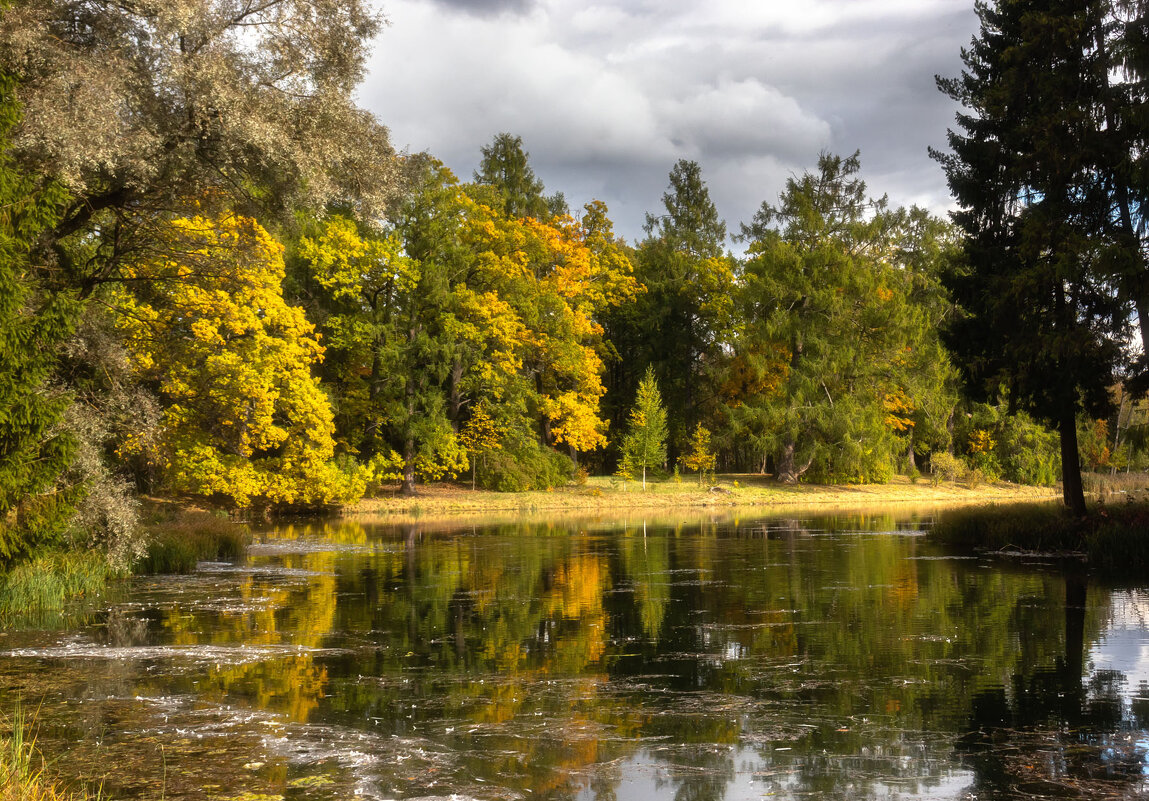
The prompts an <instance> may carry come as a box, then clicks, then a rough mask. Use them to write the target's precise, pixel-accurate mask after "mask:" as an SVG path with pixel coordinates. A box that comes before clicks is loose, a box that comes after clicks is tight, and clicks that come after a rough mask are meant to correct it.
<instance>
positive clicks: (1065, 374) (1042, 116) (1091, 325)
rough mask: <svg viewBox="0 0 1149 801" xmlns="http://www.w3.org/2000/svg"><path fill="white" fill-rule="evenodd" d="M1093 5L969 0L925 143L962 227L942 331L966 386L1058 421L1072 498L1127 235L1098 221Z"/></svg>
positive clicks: (1102, 175) (1103, 398) (1111, 353)
mask: <svg viewBox="0 0 1149 801" xmlns="http://www.w3.org/2000/svg"><path fill="white" fill-rule="evenodd" d="M1105 10H1106V4H1105V3H1103V2H1093V1H1092V0H1082V2H1075V3H1068V4H1063V5H1053V6H1049V7H1045V6H1041V7H1030V6H1029V5H1028V4H1024V3H1019V2H997V3H985V4H982V5H979V6H978V16H979V18H980V20H981V30H980V33H979V35H978V37H977V38H976V39H974V41H973V43H972V45H971V46H970V48H969V49H967V50H964V51H963V53H962V58H963V61H964V62H965V70H964V71H963V72H962V74H961V75H960V76H959V77H957V78H951V79H939V86H940V88H941V89H942V91H944V92H945V93H946V94H948V95H949V96H950V97H952V98H953V99H954V100H957V101H958V102H959V103H961V104H962V106H963V107H964V110H963V111H962V113H961V114H960V115H959V116H958V128H959V130H957V131H950V133H949V145H950V149H951V152H950V153H946V154H935V156H936V157H937V158H938V159H939V160H940V161H941V163H942V166H943V167H944V169H945V172H946V176H947V178H948V180H949V185H950V190H951V191H952V193H953V195H954V198H955V200H956V202H957V204H958V210H957V211H956V212H954V214H953V218H954V221H955V222H956V223H957V225H958V226H959V227H960V228H961V230H962V231H963V233H964V234H965V243H964V252H965V264H964V265H963V267H962V269H960V270H955V271H954V272H953V273H952V274H951V275H950V277H949V279H948V283H949V285H950V288H951V289H952V291H953V294H954V299H955V300H956V301H957V303H958V304H959V305H960V306H961V307H962V308H963V309H964V310H965V313H966V314H965V316H964V317H963V318H962V319H960V320H958V321H957V322H956V323H955V324H954V325H953V326H952V328H951V329H950V344H951V347H952V348H953V349H954V351H955V352H956V353H957V355H958V357H959V363H960V364H961V366H962V369H963V372H964V375H965V378H966V381H967V384H968V386H969V387H970V389H971V390H972V391H973V392H975V393H976V394H977V395H979V396H981V397H983V398H990V399H992V397H993V396H994V395H995V394H996V393H998V392H999V391H1000V389H1001V388H1002V387H1003V386H1004V387H1008V390H1009V397H1010V399H1011V401H1012V402H1014V403H1016V404H1018V405H1019V406H1021V407H1023V408H1026V409H1028V410H1030V411H1032V412H1034V413H1035V414H1036V415H1038V416H1039V417H1041V418H1043V419H1047V420H1050V421H1051V422H1053V423H1054V424H1055V425H1056V427H1057V429H1058V432H1059V435H1060V439H1061V465H1062V487H1063V495H1064V500H1065V504H1066V506H1068V507H1069V508H1070V509H1071V510H1073V511H1074V512H1076V513H1079V514H1080V513H1083V512H1084V511H1085V498H1084V494H1083V491H1082V485H1081V476H1080V463H1079V459H1078V443H1077V417H1078V413H1079V412H1080V411H1085V412H1086V413H1088V414H1089V415H1091V416H1093V417H1104V416H1105V414H1106V413H1107V411H1108V404H1109V396H1108V392H1107V389H1108V387H1109V386H1111V385H1112V384H1113V383H1114V366H1115V364H1116V361H1117V358H1118V351H1119V345H1120V343H1119V340H1118V335H1119V333H1120V327H1121V326H1122V325H1123V324H1124V321H1125V315H1124V310H1123V309H1122V308H1121V306H1120V304H1119V302H1118V301H1117V299H1116V298H1115V293H1114V292H1113V291H1112V287H1111V285H1110V284H1109V283H1108V277H1109V275H1110V267H1111V265H1113V264H1116V263H1121V262H1122V261H1124V260H1126V259H1127V258H1128V248H1129V246H1130V245H1129V242H1128V241H1127V238H1123V237H1117V236H1114V231H1113V228H1112V226H1111V224H1110V223H1111V217H1110V213H1111V196H1110V193H1109V191H1108V187H1107V184H1106V175H1107V169H1106V164H1107V158H1108V154H1107V148H1106V145H1107V143H1108V142H1107V137H1106V136H1103V135H1102V131H1101V128H1100V126H1098V125H1097V118H1098V117H1097V115H1098V114H1100V113H1101V112H1100V110H1101V109H1103V107H1104V103H1103V102H1102V97H1103V95H1104V94H1105V87H1106V84H1107V81H1108V73H1109V69H1110V64H1109V63H1108V61H1107V59H1105V58H1103V57H1101V55H1100V51H1099V49H1098V48H1097V42H1098V40H1097V36H1096V34H1097V31H1098V25H1099V24H1100V21H1101V19H1102V18H1103V17H1104V14H1105Z"/></svg>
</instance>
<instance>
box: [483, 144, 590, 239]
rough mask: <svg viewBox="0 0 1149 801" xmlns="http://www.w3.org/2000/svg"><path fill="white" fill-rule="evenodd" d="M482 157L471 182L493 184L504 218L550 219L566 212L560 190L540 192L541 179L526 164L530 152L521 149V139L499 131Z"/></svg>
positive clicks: (565, 204)
mask: <svg viewBox="0 0 1149 801" xmlns="http://www.w3.org/2000/svg"><path fill="white" fill-rule="evenodd" d="M482 153H483V157H482V159H481V160H480V161H479V169H478V170H476V171H475V183H478V184H481V185H485V186H491V187H494V189H495V190H497V191H498V193H499V199H500V200H501V201H502V209H501V211H502V212H503V213H504V214H506V215H507V216H508V217H534V218H536V219H539V220H545V219H550V218H552V217H557V216H560V215H565V214H567V213H568V211H569V209H568V208H567V203H566V199H565V198H564V197H563V194H562V192H557V193H555V194H554V195H552V196H551V197H546V196H544V195H543V182H542V181H540V180H539V179H538V177H536V176H535V171H534V170H533V169H532V168H531V165H530V163H529V159H530V155H531V154H530V153H528V152H527V151H525V150H523V138H522V137H521V136H512V135H511V134H509V133H506V132H503V133H500V134H497V135H496V136H495V138H494V139H493V140H492V141H491V144H489V145H487V146H486V147H483V148H482Z"/></svg>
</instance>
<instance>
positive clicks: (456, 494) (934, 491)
mask: <svg viewBox="0 0 1149 801" xmlns="http://www.w3.org/2000/svg"><path fill="white" fill-rule="evenodd" d="M1060 497H1061V492H1060V490H1058V489H1057V488H1056V487H1031V486H1023V485H1017V484H1008V483H1005V482H998V483H994V484H989V483H986V484H981V485H979V486H976V487H973V488H971V487H967V486H966V485H964V484H961V483H955V482H942V483H940V484H938V485H937V486H935V485H933V484H932V483H930V482H928V481H922V480H919V481H918V482H916V483H914V482H911V481H910V480H909V479H908V478H905V477H895V479H894V480H893V481H891V482H890V483H888V484H858V485H810V484H799V485H794V486H786V485H780V484H776V483H774V482H773V481H771V480H769V479H764V478H763V477H761V476H757V475H749V476H746V475H722V476H720V477H719V480H718V483H717V484H716V485H713V486H712V487H711V488H706V487H703V488H699V487H698V485H697V484H695V483H692V482H691V480H690V478H684V479H683V480H682V481H681V482H674V481H669V480H668V481H662V482H657V483H648V487H647V490H646V491H645V492H644V491H643V490H642V488H641V485H638V484H636V483H634V482H630V484H629V486H624V485H623V484H622V482H620V481H618V480H617V479H611V478H606V477H596V478H591V479H590V480H589V481H588V482H587V483H586V485H584V486H568V487H561V488H557V489H553V490H550V491H545V492H542V491H536V492H521V493H506V492H492V491H488V490H474V491H472V490H471V489H470V488H469V487H463V486H460V485H457V484H432V485H427V486H420V487H419V490H418V493H417V494H415V495H413V496H404V495H400V494H399V492H398V489H397V488H396V489H392V490H390V491H385V492H383V493H381V494H379V495H377V496H375V497H373V498H365V499H363V500H361V501H359V502H358V503H356V504H354V505H351V506H348V507H345V508H344V509H343V510H342V514H341V516H342V517H343V518H345V519H349V520H355V521H358V522H365V523H369V522H381V523H382V522H386V523H402V522H407V521H413V520H418V521H421V522H427V521H428V520H429V519H433V518H451V519H457V520H461V519H471V518H478V517H506V518H514V517H528V516H529V517H534V516H539V515H543V516H545V515H551V516H567V515H580V516H599V515H612V516H616V515H620V514H630V513H634V512H643V513H646V512H658V513H662V514H666V513H668V512H694V513H699V512H701V513H719V512H720V513H722V514H724V515H725V514H737V513H760V514H762V515H764V516H765V515H768V514H769V513H771V512H786V511H788V510H799V509H805V510H811V511H813V510H822V511H827V512H829V511H839V510H843V511H844V510H851V509H862V508H870V507H891V506H897V507H903V508H905V507H910V506H934V507H946V506H970V505H976V506H985V505H996V504H1012V503H1024V502H1040V501H1046V500H1048V501H1054V500H1058V499H1060Z"/></svg>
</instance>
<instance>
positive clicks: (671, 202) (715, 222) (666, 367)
mask: <svg viewBox="0 0 1149 801" xmlns="http://www.w3.org/2000/svg"><path fill="white" fill-rule="evenodd" d="M662 204H663V208H664V210H665V212H666V213H665V214H663V215H659V216H655V215H652V214H648V215H647V217H646V226H645V230H646V239H645V241H643V243H642V244H641V246H640V247H639V249H638V252H637V253H636V259H635V261H636V271H635V277H636V278H638V280H639V282H640V283H641V284H643V285H644V286H645V287H646V289H647V291H646V293H645V294H643V295H641V296H639V298H638V299H637V302H636V303H635V304H634V305H633V306H631V307H627V308H624V309H622V310H621V312H620V313H619V314H618V315H616V316H615V317H614V318H613V319H612V320H611V321H610V322H609V323H608V327H609V328H610V329H611V331H612V333H613V334H614V336H615V345H616V347H617V348H618V350H619V352H620V353H623V354H625V356H626V357H627V358H626V362H627V363H629V364H643V363H646V364H649V365H652V366H653V368H654V371H655V374H656V375H657V376H658V380H659V385H660V386H662V387H663V389H664V391H665V395H666V403H667V411H668V415H669V425H670V435H671V436H670V439H671V443H670V445H671V449H672V451H674V452H675V453H677V452H678V451H679V450H680V449H681V448H683V447H685V445H686V441H687V439H688V438H689V433H690V431H691V430H692V429H693V427H694V425H695V423H697V422H698V421H699V418H700V417H701V416H702V414H703V407H704V406H705V405H706V404H707V403H708V402H709V401H710V400H711V396H712V394H713V393H712V392H711V390H710V388H709V386H708V385H707V383H706V374H707V371H708V368H709V366H710V365H711V364H712V363H713V362H714V361H715V360H716V359H717V358H718V356H719V354H720V351H721V344H722V342H723V340H724V338H725V337H726V336H727V334H728V333H729V330H730V325H731V312H732V304H731V292H732V289H733V286H734V262H733V259H732V258H730V257H729V256H728V255H726V253H725V247H726V225H725V223H723V222H722V220H721V219H720V218H719V216H718V210H717V208H715V206H714V203H713V201H711V199H710V192H709V190H708V189H707V187H706V184H705V182H704V181H703V180H702V171H701V168H700V167H699V166H698V164H697V163H696V162H693V161H685V160H683V161H679V162H678V163H677V164H675V166H674V169H673V170H671V173H670V187H669V190H668V191H667V192H666V193H664V194H663V196H662ZM613 378H614V381H615V383H614V385H613V386H612V387H611V389H612V390H613V391H614V392H616V393H618V395H619V396H620V397H627V396H628V395H629V394H630V393H631V392H633V391H634V390H633V389H632V388H633V387H634V385H635V383H636V382H637V380H638V376H637V375H635V374H632V373H628V372H625V371H616V372H615V373H614V375H613ZM620 411H621V410H620ZM616 416H617V415H616Z"/></svg>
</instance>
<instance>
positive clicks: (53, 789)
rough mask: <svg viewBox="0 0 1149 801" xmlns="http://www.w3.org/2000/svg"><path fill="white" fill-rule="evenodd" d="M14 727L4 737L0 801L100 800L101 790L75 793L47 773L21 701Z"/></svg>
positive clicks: (0, 755) (0, 756) (0, 751)
mask: <svg viewBox="0 0 1149 801" xmlns="http://www.w3.org/2000/svg"><path fill="white" fill-rule="evenodd" d="M11 727H12V732H11V734H9V735H8V736H7V737H0V801H99V799H100V798H101V793H100V792H99V791H96V792H95V793H94V794H92V793H89V792H86V791H83V790H81V791H79V792H73V791H70V790H68V789H67V788H65V787H64V786H63V785H62V784H61V783H60V782H58V781H55V780H53V779H51V778H50V777H49V776H48V775H47V774H46V772H45V770H44V759H43V757H42V756H41V755H40V753H39V752H38V751H37V749H36V737H35V734H34V733H33V731H34V727H33V726H32V723H31V721H29V720H28V719H27V716H26V714H25V712H24V708H23V706H22V705H21V704H20V702H19V701H17V702H16V707H15V711H14V712H13V715H12V719H11Z"/></svg>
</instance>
